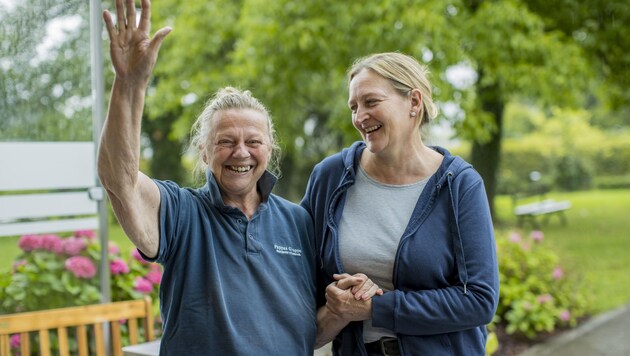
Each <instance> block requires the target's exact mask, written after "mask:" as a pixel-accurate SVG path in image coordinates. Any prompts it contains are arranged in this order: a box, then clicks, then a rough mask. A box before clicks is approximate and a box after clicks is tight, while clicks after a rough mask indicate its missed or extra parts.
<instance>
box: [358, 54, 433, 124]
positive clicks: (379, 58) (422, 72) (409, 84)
mask: <svg viewBox="0 0 630 356" xmlns="http://www.w3.org/2000/svg"><path fill="white" fill-rule="evenodd" d="M363 69H370V70H372V71H374V72H375V73H376V74H378V75H380V76H382V77H383V78H385V79H388V80H389V81H390V82H391V83H392V85H393V87H394V88H395V89H396V90H398V91H399V92H400V93H401V95H403V96H406V95H408V94H409V92H410V91H411V90H412V89H418V90H420V93H421V95H422V107H421V109H420V112H419V113H418V114H419V115H418V116H417V117H418V120H419V126H420V127H422V126H423V125H425V124H428V123H429V122H431V120H433V119H434V118H435V117H436V116H437V114H438V108H437V105H435V103H434V102H433V98H432V96H431V95H432V92H433V90H432V89H431V83H430V82H429V78H428V76H429V70H428V68H427V67H426V66H424V65H422V64H420V63H419V62H418V61H417V60H416V59H415V58H413V57H411V56H408V55H406V54H402V53H397V52H386V53H376V54H372V55H369V56H366V57H362V58H359V59H357V60H356V61H355V62H354V63H353V64H352V66H351V67H350V69H349V70H348V82H350V81H351V80H352V78H354V77H355V76H356V75H357V74H359V72H360V71H362V70H363Z"/></svg>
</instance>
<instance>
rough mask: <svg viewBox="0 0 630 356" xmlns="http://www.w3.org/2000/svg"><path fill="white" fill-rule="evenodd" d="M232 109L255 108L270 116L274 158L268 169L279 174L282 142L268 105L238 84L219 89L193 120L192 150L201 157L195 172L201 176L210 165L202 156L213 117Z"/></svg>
mask: <svg viewBox="0 0 630 356" xmlns="http://www.w3.org/2000/svg"><path fill="white" fill-rule="evenodd" d="M231 109H240V110H244V109H251V110H255V111H258V112H260V113H262V114H263V115H264V116H265V117H266V118H267V131H268V132H267V133H268V135H269V136H268V138H269V143H270V145H271V159H270V160H269V164H268V165H267V170H269V171H270V172H271V173H273V174H275V175H276V176H279V175H280V167H279V162H280V146H279V145H278V143H277V141H278V140H277V138H276V131H275V128H274V126H273V122H272V120H271V115H270V114H269V111H268V110H267V108H266V107H265V106H264V105H263V104H262V103H261V102H260V101H258V99H256V98H255V97H254V96H253V95H252V93H251V92H250V91H249V90H240V89H237V88H234V87H225V88H221V89H219V90H218V91H217V92H216V93H215V94H214V96H213V97H212V98H211V99H210V100H208V102H206V105H205V107H204V109H203V111H202V112H201V114H200V115H199V116H198V117H197V120H196V121H195V123H194V124H193V126H192V128H191V133H190V150H191V151H192V152H195V153H196V155H197V157H196V161H195V167H194V169H193V176H194V177H195V178H201V177H202V176H203V173H204V171H205V169H206V168H207V165H206V164H205V163H204V162H203V160H202V159H201V155H200V152H201V151H203V150H204V149H205V148H206V144H207V141H208V137H209V136H210V135H211V134H212V127H213V125H212V121H213V120H214V118H215V116H216V114H217V113H218V112H221V111H227V110H231Z"/></svg>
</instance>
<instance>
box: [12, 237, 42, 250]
mask: <svg viewBox="0 0 630 356" xmlns="http://www.w3.org/2000/svg"><path fill="white" fill-rule="evenodd" d="M18 246H19V247H20V248H21V249H22V251H24V252H31V251H33V250H37V249H40V248H41V247H42V239H41V238H40V237H39V236H37V235H24V236H22V237H20V240H19V241H18Z"/></svg>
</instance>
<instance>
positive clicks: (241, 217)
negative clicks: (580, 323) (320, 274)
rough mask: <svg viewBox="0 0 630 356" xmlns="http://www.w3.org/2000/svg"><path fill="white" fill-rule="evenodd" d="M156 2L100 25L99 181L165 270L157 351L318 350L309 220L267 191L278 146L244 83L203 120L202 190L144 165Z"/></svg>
mask: <svg viewBox="0 0 630 356" xmlns="http://www.w3.org/2000/svg"><path fill="white" fill-rule="evenodd" d="M149 5H150V4H149V1H148V0H143V2H142V10H143V11H142V15H141V18H140V22H139V27H136V25H135V24H136V21H135V9H134V3H133V1H127V2H126V17H125V11H124V9H123V5H122V1H120V0H118V1H116V10H117V14H118V21H119V25H118V27H115V26H114V25H113V22H112V18H111V16H110V14H109V13H108V12H105V13H104V19H105V24H106V26H107V30H108V32H109V37H110V40H111V57H112V62H113V65H114V69H115V71H116V78H115V81H114V84H113V89H112V94H111V101H110V107H109V112H108V116H107V120H106V122H105V127H104V130H103V133H102V138H101V145H100V148H99V157H98V170H99V177H100V178H101V181H102V182H103V185H104V187H105V188H106V189H107V193H108V195H109V198H110V200H111V203H112V206H113V209H114V212H115V213H116V217H117V218H118V221H119V222H120V224H121V225H122V227H123V229H124V230H125V232H126V233H127V235H128V237H129V239H130V240H131V241H132V242H133V243H134V244H135V246H136V247H137V248H138V249H139V250H140V251H141V252H142V254H143V255H144V256H145V257H146V258H147V259H148V260H151V261H157V262H159V263H161V264H162V265H163V266H164V275H163V278H162V283H161V286H160V308H161V313H162V320H163V328H164V330H163V334H162V338H161V345H160V354H161V355H165V354H172V355H210V354H212V355H312V354H313V345H314V342H315V332H316V325H315V272H314V267H315V259H314V252H313V251H314V248H313V245H312V237H313V227H312V221H311V218H310V216H309V215H308V213H307V212H306V211H305V210H304V209H303V208H301V207H300V206H298V205H296V204H293V203H290V202H288V201H286V200H284V199H282V198H280V197H278V196H275V195H274V194H272V193H271V190H272V188H273V186H274V184H275V182H276V178H275V177H274V176H273V175H272V174H271V173H270V172H268V171H267V168H268V164H269V162H270V160H272V157H273V156H274V151H275V147H276V144H275V139H274V130H273V125H272V121H271V118H270V116H269V113H268V112H267V110H266V109H265V107H264V106H263V105H262V104H261V103H260V102H258V100H256V99H255V98H254V97H252V95H251V93H249V92H248V91H240V90H237V89H234V88H225V89H222V90H219V91H218V92H217V93H216V95H215V96H214V98H213V99H212V100H211V101H210V102H209V103H208V104H207V106H206V108H205V110H204V111H203V113H202V114H201V115H200V116H199V118H198V120H197V123H196V124H195V126H194V130H193V139H192V146H193V148H194V149H196V150H198V152H199V156H200V165H201V166H202V168H203V169H204V170H205V171H206V177H207V183H206V184H205V185H204V186H203V187H201V188H198V189H192V188H181V187H179V186H178V185H177V184H176V183H174V182H171V181H160V180H152V179H150V178H149V177H148V176H146V175H145V174H143V173H142V172H140V171H139V151H140V124H141V118H142V111H143V106H144V95H145V91H146V89H147V85H148V84H147V83H148V80H149V77H150V75H151V72H152V70H153V66H154V64H155V62H156V59H157V53H158V48H159V46H160V43H161V42H162V40H163V39H164V37H165V36H166V35H167V34H168V32H169V31H170V29H168V28H164V29H161V30H159V31H158V32H157V33H156V34H155V36H154V37H153V38H152V39H150V38H149V36H148V35H149V17H150V8H149Z"/></svg>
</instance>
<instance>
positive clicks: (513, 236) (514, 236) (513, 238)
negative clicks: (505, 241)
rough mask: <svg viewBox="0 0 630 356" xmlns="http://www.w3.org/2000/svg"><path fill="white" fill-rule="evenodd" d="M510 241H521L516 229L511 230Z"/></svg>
mask: <svg viewBox="0 0 630 356" xmlns="http://www.w3.org/2000/svg"><path fill="white" fill-rule="evenodd" d="M509 239H510V241H512V242H515V243H518V242H521V234H519V233H518V232H516V231H512V232H511V233H510V236H509Z"/></svg>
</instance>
